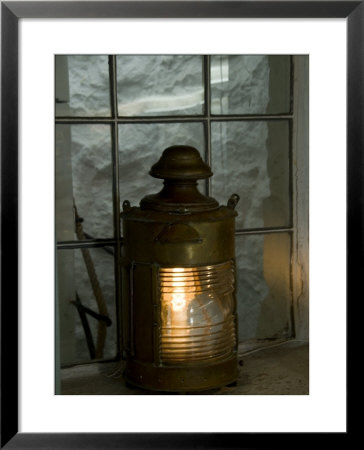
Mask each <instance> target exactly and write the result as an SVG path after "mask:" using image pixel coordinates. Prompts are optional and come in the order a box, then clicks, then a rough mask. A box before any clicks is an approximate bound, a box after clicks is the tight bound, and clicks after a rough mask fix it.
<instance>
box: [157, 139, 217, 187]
mask: <svg viewBox="0 0 364 450" xmlns="http://www.w3.org/2000/svg"><path fill="white" fill-rule="evenodd" d="M149 173H150V175H152V177H154V178H163V179H178V180H200V179H203V178H208V177H211V176H212V172H211V169H210V167H209V166H208V165H207V164H206V163H205V162H204V161H203V160H202V158H201V156H200V153H199V152H198V150H197V149H195V148H194V147H190V146H187V145H174V146H172V147H168V148H167V149H165V150H164V152H163V154H162V156H161V157H160V159H159V161H158V162H157V163H155V164H154V165H153V166H152V168H151V169H150V172H149Z"/></svg>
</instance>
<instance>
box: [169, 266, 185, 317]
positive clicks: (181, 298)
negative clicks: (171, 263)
mask: <svg viewBox="0 0 364 450" xmlns="http://www.w3.org/2000/svg"><path fill="white" fill-rule="evenodd" d="M172 272H173V274H179V276H178V275H176V276H174V275H173V279H172V287H173V292H172V300H171V304H172V309H173V311H182V310H183V309H184V308H185V307H186V303H187V302H186V294H185V292H183V290H184V288H185V285H186V283H185V282H184V281H183V275H182V274H183V273H184V269H183V268H182V267H174V268H173V269H172ZM181 275H182V277H181ZM181 291H182V292H181Z"/></svg>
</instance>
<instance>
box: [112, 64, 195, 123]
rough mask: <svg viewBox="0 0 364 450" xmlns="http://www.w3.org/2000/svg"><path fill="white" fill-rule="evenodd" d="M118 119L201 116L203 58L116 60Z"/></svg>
mask: <svg viewBox="0 0 364 450" xmlns="http://www.w3.org/2000/svg"><path fill="white" fill-rule="evenodd" d="M117 81H118V104H119V115H120V116H148V115H149V116H150V115H155V116H158V115H169V116H170V115H176V114H201V113H202V106H203V100H204V90H203V84H202V57H201V56H195V55H193V56H185V55H184V56H182V55H175V56H173V55H142V56H132V55H130V56H129V55H123V56H118V57H117Z"/></svg>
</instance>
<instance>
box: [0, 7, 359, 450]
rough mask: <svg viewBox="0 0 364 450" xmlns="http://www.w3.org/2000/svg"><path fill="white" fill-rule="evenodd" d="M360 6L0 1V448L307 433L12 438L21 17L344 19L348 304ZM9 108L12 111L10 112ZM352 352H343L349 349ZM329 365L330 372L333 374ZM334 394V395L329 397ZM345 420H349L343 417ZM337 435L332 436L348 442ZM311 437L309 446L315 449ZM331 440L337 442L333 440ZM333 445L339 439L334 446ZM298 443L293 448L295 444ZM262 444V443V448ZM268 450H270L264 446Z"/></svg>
mask: <svg viewBox="0 0 364 450" xmlns="http://www.w3.org/2000/svg"><path fill="white" fill-rule="evenodd" d="M363 3H364V2H363V1H195V2H183V1H168V2H166V1H146V2H145V1H123V2H119V1H114V2H107V1H95V2H81V1H79V2H77V1H75V2H73V1H70V2H62V1H55V2H47V1H38V2H36V1H35V2H33V1H27V2H21V1H20V2H17V1H14V2H10V1H9V2H7V1H4V2H1V443H0V445H1V448H6V449H33V448H34V449H42V448H44V449H45V448H46V449H65V448H72V449H76V448H77V449H86V448H87V449H99V448H100V449H104V448H105V449H106V448H109V449H111V448H112V449H116V448H119V449H124V448H125V449H136V448H158V449H164V448H178V449H181V448H198V449H201V448H209V449H217V448H221V449H227V448H257V447H261V446H262V444H263V441H266V442H267V443H268V442H270V443H272V442H274V441H275V440H276V439H277V438H278V437H279V438H281V439H282V441H283V442H284V443H285V445H287V446H288V445H296V444H297V443H299V444H300V445H302V444H305V442H306V439H308V438H309V437H310V433H306V434H303V435H302V436H300V440H299V441H298V440H297V434H295V433H293V434H289V433H288V434H285V433H283V434H280V433H273V434H270V433H263V434H259V433H258V434H257V433H167V432H166V433H135V434H133V433H18V400H19V398H18V331H19V330H18V323H17V317H18V302H17V299H18V181H19V179H18V108H17V105H18V52H19V48H18V22H19V20H20V19H21V18H237V17H239V18H346V19H347V38H348V40H347V45H348V47H347V75H348V78H347V79H348V83H347V299H346V300H347V305H348V303H349V298H350V297H354V295H355V296H357V290H358V289H359V282H360V280H361V278H362V273H363V268H364V265H363V258H362V255H363V202H364V198H363V190H364V187H363V180H362V173H363V135H364V131H363V130H364V123H363V117H364V114H363V113H364V28H363V26H364V4H363ZM8 105H12V107H11V108H9V107H8ZM347 348H348V349H349V348H350V347H349V346H348V347H347ZM348 360H349V359H348ZM334 365H335V363H333V370H334ZM333 395H334V393H333ZM347 417H349V415H348V416H347ZM349 431H350V428H349V426H348V429H347V432H346V433H337V434H338V435H340V436H337V437H336V438H342V437H344V438H347V437H348V436H349V433H348V432H349ZM318 437H319V436H318V435H317V433H316V434H315V439H316V440H315V443H316V444H317V443H319V441H318V440H317V439H318ZM336 438H335V439H336ZM335 442H337V441H335ZM295 443H296V444H295ZM266 445H267V444H266ZM267 446H268V447H269V448H270V445H267Z"/></svg>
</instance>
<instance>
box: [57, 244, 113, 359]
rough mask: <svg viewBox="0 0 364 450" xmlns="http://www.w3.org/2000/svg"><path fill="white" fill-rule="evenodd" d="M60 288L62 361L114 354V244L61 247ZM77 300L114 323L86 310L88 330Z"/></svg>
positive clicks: (59, 263)
mask: <svg viewBox="0 0 364 450" xmlns="http://www.w3.org/2000/svg"><path fill="white" fill-rule="evenodd" d="M57 288H58V292H57V294H58V295H57V298H58V302H59V317H60V353H61V364H63V365H65V364H72V363H76V362H85V361H89V360H90V359H91V356H92V359H107V358H113V357H115V356H116V352H117V322H116V303H115V287H114V256H113V248H111V247H105V249H104V248H97V249H83V250H80V249H77V250H58V252H57ZM77 302H78V303H79V304H82V305H83V306H84V307H87V308H89V309H90V310H91V311H93V312H95V313H97V314H101V315H102V316H106V317H108V318H109V319H110V320H111V325H110V324H108V323H106V322H104V321H99V320H97V318H95V317H92V316H91V315H90V314H87V313H86V314H85V316H84V317H85V318H86V320H87V323H88V326H89V331H88V330H87V325H85V324H84V323H82V320H81V317H80V313H79V310H78V308H77V306H76V303H77ZM88 333H89V334H90V335H91V337H90V336H88ZM87 336H88V337H87ZM93 352H94V353H93ZM92 353H93V354H92Z"/></svg>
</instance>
